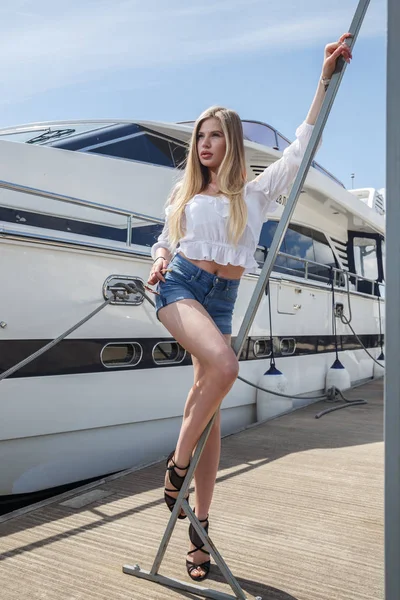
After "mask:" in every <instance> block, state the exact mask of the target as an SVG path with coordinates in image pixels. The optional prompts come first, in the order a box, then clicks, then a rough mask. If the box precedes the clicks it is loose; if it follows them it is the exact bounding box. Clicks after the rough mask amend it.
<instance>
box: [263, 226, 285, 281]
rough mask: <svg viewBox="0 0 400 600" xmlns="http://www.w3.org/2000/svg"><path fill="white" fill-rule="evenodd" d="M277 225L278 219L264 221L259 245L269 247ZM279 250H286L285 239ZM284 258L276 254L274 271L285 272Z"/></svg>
mask: <svg viewBox="0 0 400 600" xmlns="http://www.w3.org/2000/svg"><path fill="white" fill-rule="evenodd" d="M277 227H278V221H267V222H266V223H264V225H263V226H262V229H261V235H260V241H259V246H264V248H266V249H267V250H268V249H269V248H270V247H271V244H272V238H273V237H274V235H275V231H276V228H277ZM280 250H281V252H286V250H285V241H283V244H282V246H281V248H280ZM286 266H287V264H286V258H285V257H283V256H277V257H276V260H275V265H274V271H277V272H278V273H285V272H286Z"/></svg>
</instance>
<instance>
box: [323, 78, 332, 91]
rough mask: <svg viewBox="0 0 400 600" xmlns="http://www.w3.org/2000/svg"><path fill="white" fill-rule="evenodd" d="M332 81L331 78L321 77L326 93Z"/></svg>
mask: <svg viewBox="0 0 400 600" xmlns="http://www.w3.org/2000/svg"><path fill="white" fill-rule="evenodd" d="M330 81H331V78H330V77H321V83H322V85H323V86H324V88H325V91H326V90H327V89H328V85H329V83H330Z"/></svg>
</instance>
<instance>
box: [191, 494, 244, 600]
mask: <svg viewBox="0 0 400 600" xmlns="http://www.w3.org/2000/svg"><path fill="white" fill-rule="evenodd" d="M185 504H186V509H185V512H186V514H187V515H188V517H189V519H190V521H191V523H192V525H193V527H194V528H195V530H196V531H197V533H198V534H199V536H200V539H201V541H202V542H203V544H205V546H206V549H207V550H209V552H210V554H211V556H212V557H213V559H214V561H215V564H216V565H217V567H219V570H220V571H221V573H222V575H223V576H224V577H225V579H226V581H227V582H228V583H229V585H230V586H231V588H232V590H233V592H234V593H235V594H236V596H235V598H240V600H246V596H245V595H244V593H243V590H242V588H241V587H240V585H239V584H238V582H237V581H236V579H235V577H234V576H233V573H232V571H231V570H230V568H229V567H228V565H227V564H226V562H225V561H224V559H223V558H222V556H221V554H220V553H219V552H218V550H217V547H216V546H215V544H214V542H213V541H212V540H211V539H210V537H209V536H208V534H207V533H206V532H205V531H204V529H203V527H202V526H201V524H200V521H199V520H198V518H197V517H196V515H195V513H194V512H193V510H192V509H191V508H190V506H189V505H188V503H187V502H186V500H185Z"/></svg>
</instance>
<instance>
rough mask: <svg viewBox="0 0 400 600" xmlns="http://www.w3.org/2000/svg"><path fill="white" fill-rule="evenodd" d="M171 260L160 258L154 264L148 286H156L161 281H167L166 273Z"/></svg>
mask: <svg viewBox="0 0 400 600" xmlns="http://www.w3.org/2000/svg"><path fill="white" fill-rule="evenodd" d="M168 264H169V260H167V259H166V258H164V257H162V256H160V257H158V258H156V260H155V261H154V262H153V266H152V268H151V271H150V275H149V279H148V281H147V283H148V285H155V284H156V283H158V282H159V281H165V279H164V273H165V272H166V270H167V268H168Z"/></svg>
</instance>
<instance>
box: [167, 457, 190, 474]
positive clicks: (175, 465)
mask: <svg viewBox="0 0 400 600" xmlns="http://www.w3.org/2000/svg"><path fill="white" fill-rule="evenodd" d="M170 461H171V462H172V464H173V465H174V467H176V468H177V469H180V470H181V471H185V470H186V469H188V468H189V467H190V463H189V464H188V465H187V467H180V466H179V465H177V464H176V462H175V461H174V457H173V456H171V458H170Z"/></svg>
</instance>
